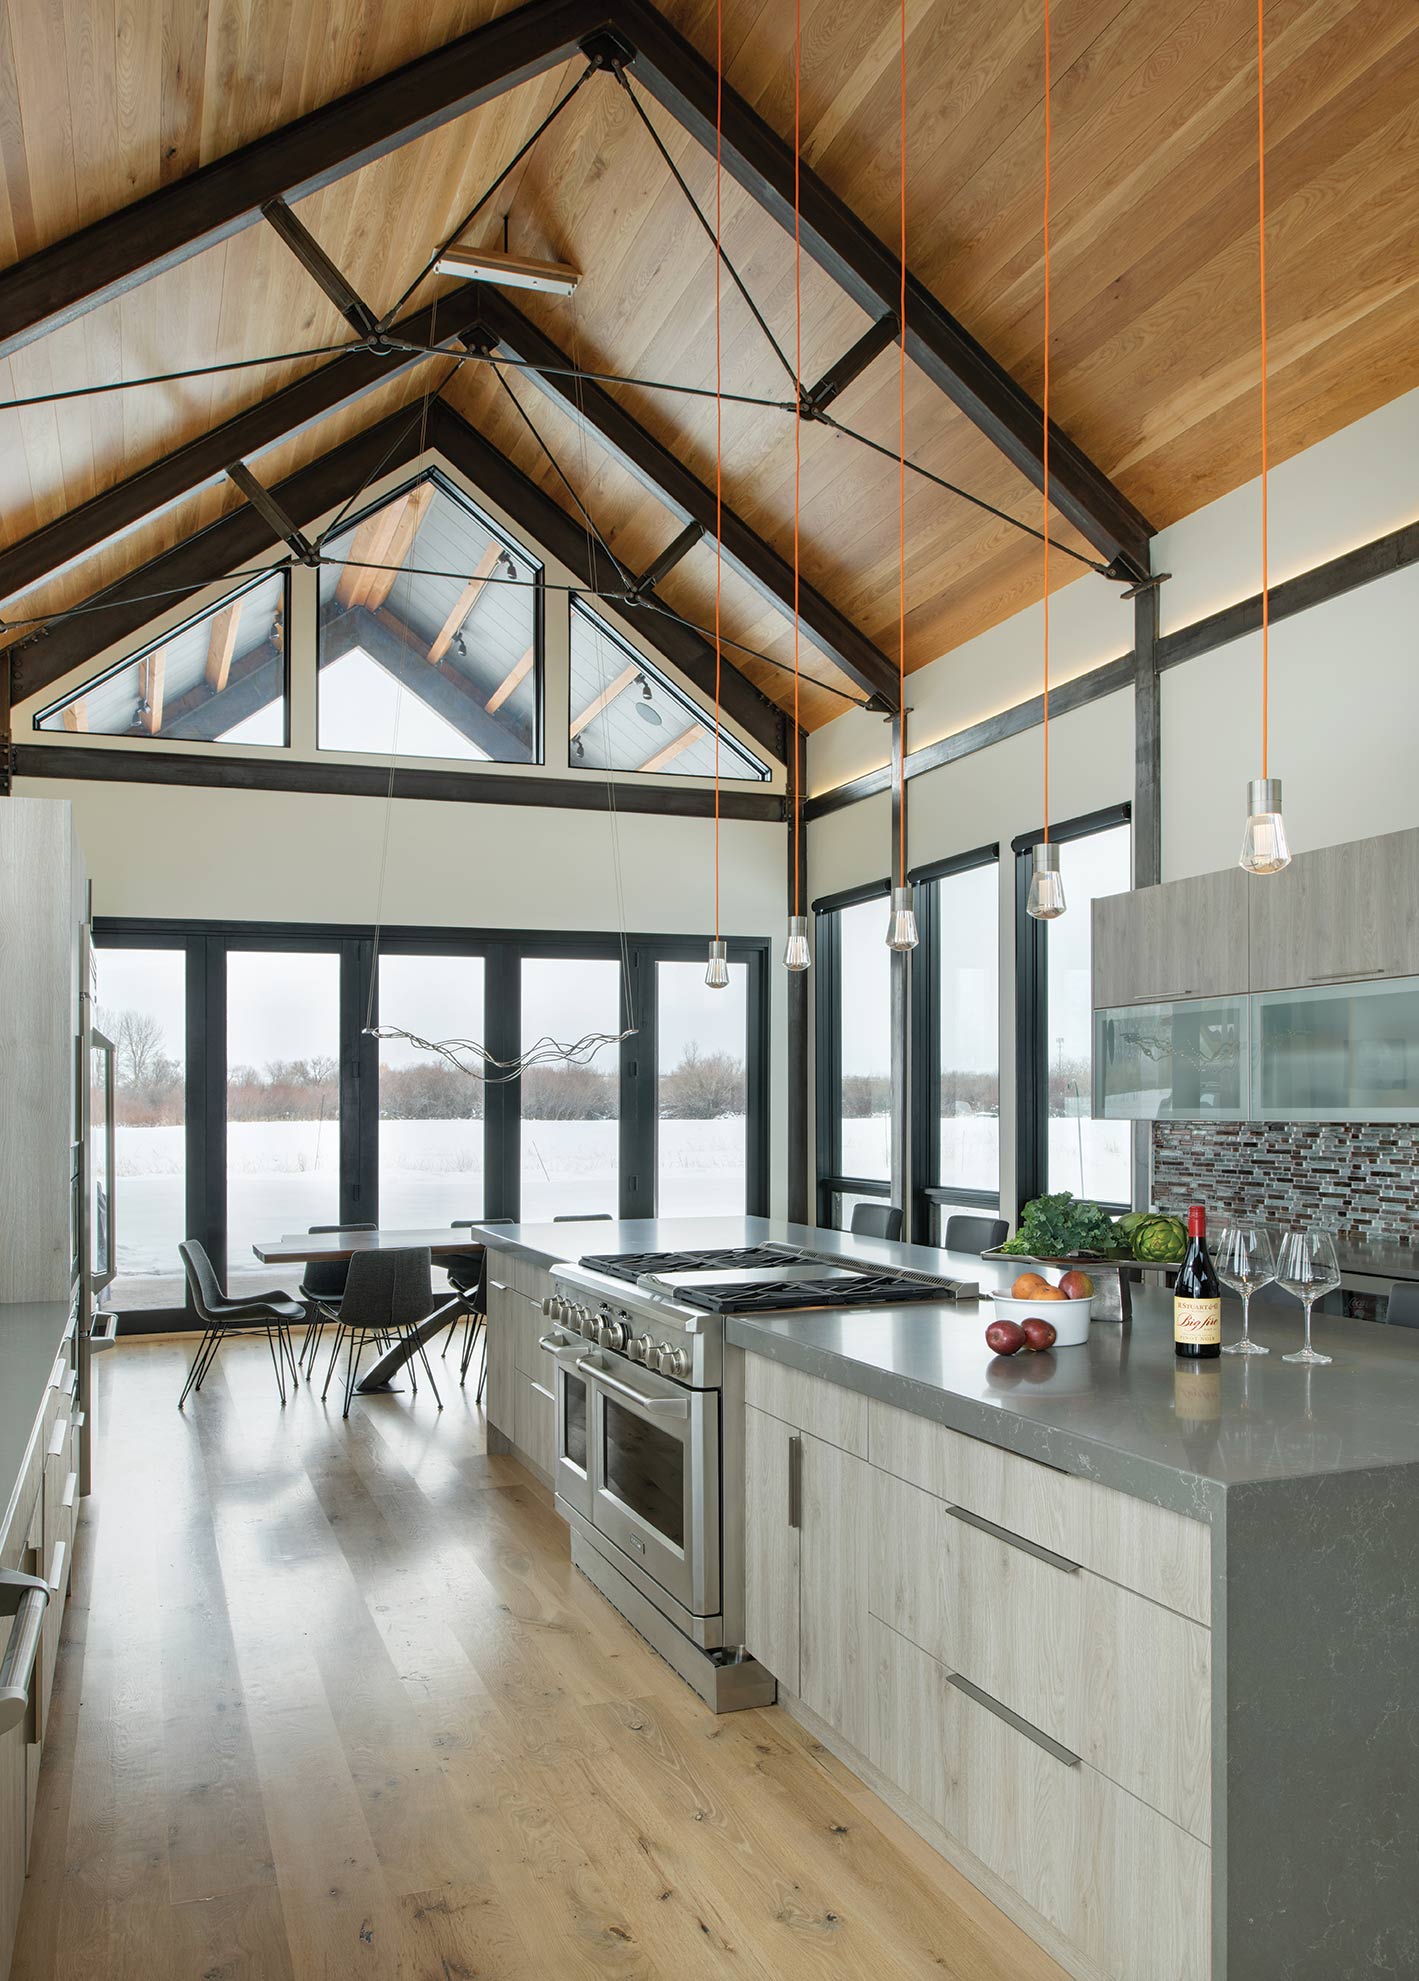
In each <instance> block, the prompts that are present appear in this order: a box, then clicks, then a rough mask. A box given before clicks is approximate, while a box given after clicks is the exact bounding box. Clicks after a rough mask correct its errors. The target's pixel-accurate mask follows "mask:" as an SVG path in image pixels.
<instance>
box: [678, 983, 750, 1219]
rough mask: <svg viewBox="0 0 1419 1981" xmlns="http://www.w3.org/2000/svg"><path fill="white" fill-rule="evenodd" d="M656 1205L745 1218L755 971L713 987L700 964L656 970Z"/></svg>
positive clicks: (681, 1211)
mask: <svg viewBox="0 0 1419 1981" xmlns="http://www.w3.org/2000/svg"><path fill="white" fill-rule="evenodd" d="M656 1058H657V1071H656V1137H655V1145H656V1162H655V1178H656V1189H655V1203H656V1211H657V1214H658V1215H659V1216H661V1217H742V1216H743V1214H744V1211H745V1209H746V1207H747V1192H748V1180H749V1178H748V1134H747V1130H748V1119H749V1088H748V1062H749V966H748V964H747V963H731V964H730V966H729V984H728V987H727V988H726V989H724V990H711V989H710V988H709V987H708V985H707V984H706V983H705V970H704V964H703V963H702V962H701V961H700V959H699V958H698V957H696V958H695V959H694V961H693V962H691V961H684V962H662V963H660V964H658V965H657V966H656Z"/></svg>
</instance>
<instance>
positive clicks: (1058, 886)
mask: <svg viewBox="0 0 1419 1981" xmlns="http://www.w3.org/2000/svg"><path fill="white" fill-rule="evenodd" d="M1044 17H1045V210H1044V241H1043V249H1044V290H1045V362H1044V391H1043V400H1044V403H1043V407H1042V409H1041V410H1042V414H1043V419H1044V440H1043V446H1042V450H1041V453H1042V460H1041V465H1042V467H1043V471H1044V472H1043V475H1042V481H1043V484H1044V519H1043V524H1042V528H1041V535H1042V538H1043V543H1044V617H1045V623H1044V814H1045V827H1044V838H1043V840H1042V841H1041V842H1040V844H1039V845H1037V846H1036V847H1035V849H1034V852H1033V854H1032V855H1031V858H1030V891H1029V893H1028V895H1027V896H1026V897H1025V913H1026V914H1027V915H1032V916H1033V917H1034V919H1035V920H1036V921H1037V922H1053V921H1056V920H1058V918H1059V917H1060V916H1061V915H1062V914H1063V913H1064V910H1065V900H1064V876H1063V874H1062V873H1061V872H1060V870H1059V847H1058V846H1057V845H1056V844H1054V843H1053V842H1052V841H1051V839H1050V836H1049V193H1050V183H1049V170H1050V138H1051V136H1052V131H1051V125H1050V100H1049V97H1050V66H1049V57H1050V47H1049V0H1044Z"/></svg>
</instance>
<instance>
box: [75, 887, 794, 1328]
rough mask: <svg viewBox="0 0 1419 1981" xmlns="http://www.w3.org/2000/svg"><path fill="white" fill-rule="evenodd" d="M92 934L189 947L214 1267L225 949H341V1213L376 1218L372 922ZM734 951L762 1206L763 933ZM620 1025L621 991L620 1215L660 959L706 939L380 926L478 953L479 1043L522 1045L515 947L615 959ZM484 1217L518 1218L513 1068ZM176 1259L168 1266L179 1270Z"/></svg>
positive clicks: (164, 926)
mask: <svg viewBox="0 0 1419 1981" xmlns="http://www.w3.org/2000/svg"><path fill="white" fill-rule="evenodd" d="M93 935H94V944H95V947H96V949H97V950H98V952H99V958H98V961H99V973H100V985H102V952H103V950H104V949H108V948H123V949H175V950H181V951H183V952H184V954H185V956H186V1036H185V1042H184V1044H185V1084H184V1102H185V1124H184V1125H185V1134H186V1179H185V1180H186V1192H185V1225H186V1233H187V1235H188V1236H190V1237H195V1238H198V1239H200V1240H201V1242H202V1243H203V1244H204V1245H205V1246H206V1248H207V1251H208V1252H209V1254H210V1255H211V1258H212V1261H213V1264H214V1265H215V1266H216V1268H217V1272H218V1274H219V1275H220V1276H221V1277H223V1278H225V1276H226V1272H227V1266H228V1259H227V1165H226V1128H227V1121H226V1104H227V1095H226V1080H227V1062H226V1031H227V1023H226V1019H227V956H228V955H229V954H230V953H231V952H232V951H234V950H248V951H249V950H262V949H271V950H296V951H304V952H306V953H310V952H326V953H330V952H334V953H336V954H338V955H339V957H340V1046H341V1050H340V1217H341V1220H342V1221H344V1222H354V1221H356V1220H361V1219H373V1220H375V1221H376V1222H377V1221H378V1218H379V1042H378V1040H377V1039H374V1038H372V1037H369V1036H368V1035H367V1034H366V1033H365V1030H364V1026H365V1022H366V1016H367V1014H368V1012H369V1011H370V1010H371V1009H373V1011H374V1013H375V1018H376V1022H377V1021H378V1016H379V1011H378V995H377V986H376V989H375V996H374V998H373V1000H372V998H371V978H372V976H373V974H374V970H375V956H376V949H375V932H374V929H373V927H371V926H370V925H367V924H347V923H341V924H330V923H312V922H237V921H200V920H186V919H182V918H166V917H158V918H134V917H126V916H96V917H95V918H94V924H93ZM726 941H727V943H728V952H729V960H730V962H731V963H743V964H745V965H746V966H747V970H748V982H747V985H746V998H747V1006H748V1011H747V1038H746V1041H745V1049H746V1050H745V1080H746V1088H747V1094H746V1100H747V1109H746V1112H747V1119H746V1124H745V1158H746V1175H745V1212H746V1215H749V1216H764V1215H766V1214H767V1211H768V1189H769V1146H770V1144H769V1135H770V1122H769V1093H770V1080H769V1025H770V1011H769V1003H770V999H769V963H770V947H771V945H770V941H769V938H767V937H765V936H730V937H727V938H726ZM623 943H624V953H625V956H626V961H627V969H628V973H629V975H628V978H626V977H623V979H622V990H621V1011H622V1027H623V1029H624V1027H625V1025H626V1023H627V1022H628V1017H627V998H628V983H629V997H630V999H631V1000H632V1001H633V1002H634V1004H635V1008H636V1011H637V1014H638V1024H639V1030H638V1033H637V1036H636V1037H635V1038H632V1039H627V1040H625V1041H623V1043H622V1046H621V1048H620V1082H621V1095H620V1098H621V1110H620V1148H619V1154H620V1175H619V1199H620V1201H619V1207H618V1208H619V1215H620V1216H621V1217H623V1218H630V1217H653V1216H654V1215H655V1189H656V1177H657V1135H658V1130H659V1108H658V1105H657V1084H658V1064H657V1053H656V1016H657V1013H656V1003H657V991H656V965H657V964H658V963H660V962H661V961H673V962H681V961H690V960H693V961H703V959H704V956H705V954H706V948H707V944H708V937H706V936H680V935H674V936H668V935H655V934H652V933H649V932H637V933H635V934H628V935H627V936H625V937H624V938H623V937H622V936H620V935H618V934H614V933H575V932H564V931H559V930H555V929H450V928H438V927H420V926H416V925H399V926H394V927H385V928H381V929H380V931H379V945H378V953H379V954H380V955H389V954H398V955H439V956H460V957H473V956H481V957H482V958H483V968H484V1009H485V1033H486V1037H485V1038H484V1040H483V1043H484V1044H485V1045H487V1047H488V1048H489V1050H490V1051H492V1052H494V1053H496V1054H497V1055H498V1057H500V1058H512V1057H515V1056H516V1054H517V1053H518V1052H519V1051H520V1050H521V1024H522V997H521V972H522V961H523V958H524V957H530V956H539V957H548V958H556V959H564V960H566V961H567V962H576V961H578V960H580V959H583V958H596V959H608V958H609V959H615V960H617V961H619V960H620V958H621V956H622V953H623ZM483 1137H484V1142H483V1150H484V1202H483V1212H482V1215H483V1217H484V1218H499V1219H507V1220H510V1221H511V1222H513V1223H516V1222H517V1221H518V1218H519V1212H520V1203H519V1198H520V1186H521V1139H520V1138H521V1109H520V1083H519V1082H518V1081H516V1080H512V1081H508V1082H505V1083H500V1084H497V1085H491V1086H489V1087H488V1088H487V1090H486V1094H485V1100H484V1111H483ZM176 1264H177V1262H176V1260H174V1270H176ZM194 1319H195V1316H194V1315H193V1314H192V1312H191V1310H190V1308H189V1307H186V1306H184V1307H154V1308H124V1309H122V1310H121V1321H120V1332H124V1333H133V1332H137V1331H146V1330H152V1331H155V1332H162V1331H165V1330H177V1329H183V1328H188V1327H190V1326H192V1325H193V1322H194Z"/></svg>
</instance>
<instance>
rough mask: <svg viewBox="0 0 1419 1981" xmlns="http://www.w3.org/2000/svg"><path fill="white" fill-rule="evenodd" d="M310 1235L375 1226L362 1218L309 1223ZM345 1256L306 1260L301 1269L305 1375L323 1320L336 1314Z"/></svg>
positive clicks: (315, 1351) (315, 1352) (316, 1348)
mask: <svg viewBox="0 0 1419 1981" xmlns="http://www.w3.org/2000/svg"><path fill="white" fill-rule="evenodd" d="M306 1229H307V1232H308V1234H309V1236H310V1237H312V1238H324V1237H328V1236H332V1235H334V1234H335V1233H337V1232H342V1231H374V1230H376V1229H377V1226H376V1225H375V1224H373V1223H372V1222H369V1221H366V1222H364V1223H362V1224H312V1225H308V1226H307V1227H306ZM349 1272H350V1261H349V1260H348V1259H307V1261H306V1268H305V1272H304V1273H303V1274H302V1276H301V1283H300V1287H299V1297H300V1298H301V1299H302V1300H304V1301H305V1303H306V1323H305V1337H304V1339H303V1340H302V1342H301V1356H300V1360H301V1367H302V1368H303V1369H304V1370H305V1372H306V1376H307V1378H309V1377H311V1376H312V1375H314V1373H315V1358H316V1356H317V1355H318V1354H319V1352H320V1341H321V1336H322V1335H323V1334H324V1333H325V1328H326V1323H327V1322H329V1321H333V1320H335V1319H336V1317H337V1312H338V1309H339V1306H340V1300H341V1296H342V1295H343V1293H344V1291H345V1281H346V1279H347V1278H348V1277H349Z"/></svg>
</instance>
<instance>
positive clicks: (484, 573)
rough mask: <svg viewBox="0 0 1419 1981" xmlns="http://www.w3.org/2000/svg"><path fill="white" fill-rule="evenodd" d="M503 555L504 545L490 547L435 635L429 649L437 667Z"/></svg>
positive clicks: (491, 544) (496, 543) (495, 544)
mask: <svg viewBox="0 0 1419 1981" xmlns="http://www.w3.org/2000/svg"><path fill="white" fill-rule="evenodd" d="M502 554H503V547H502V545H501V544H500V543H498V542H496V541H494V542H491V543H490V544H489V545H488V548H487V549H486V550H485V551H484V552H483V555H482V556H481V557H480V558H479V559H478V564H477V568H476V570H475V571H474V573H473V576H472V577H471V578H470V579H469V580H468V583H467V584H466V585H465V586H464V587H463V590H462V591H461V592H460V593H459V594H458V597H457V598H456V599H455V600H454V601H453V609H452V611H451V612H450V613H449V615H448V617H447V619H445V620H444V622H443V624H442V626H440V627H439V629H438V631H437V633H435V634H434V637H433V644H432V645H431V646H430V648H429V659H430V660H431V661H433V663H434V665H435V666H437V665H438V663H439V661H441V660H442V659H443V657H444V655H445V654H446V653H447V652H448V650H449V648H450V647H451V646H452V645H453V640H454V635H455V634H456V633H458V632H460V631H461V630H462V627H463V622H464V620H465V619H466V618H467V617H468V615H469V613H470V612H471V611H472V610H473V608H474V606H475V605H476V604H477V603H478V601H479V599H480V598H481V597H482V596H483V593H484V591H485V589H486V588H487V583H488V580H489V578H491V577H492V575H493V572H494V571H495V570H496V569H497V564H498V559H499V558H500V557H501V556H502Z"/></svg>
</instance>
